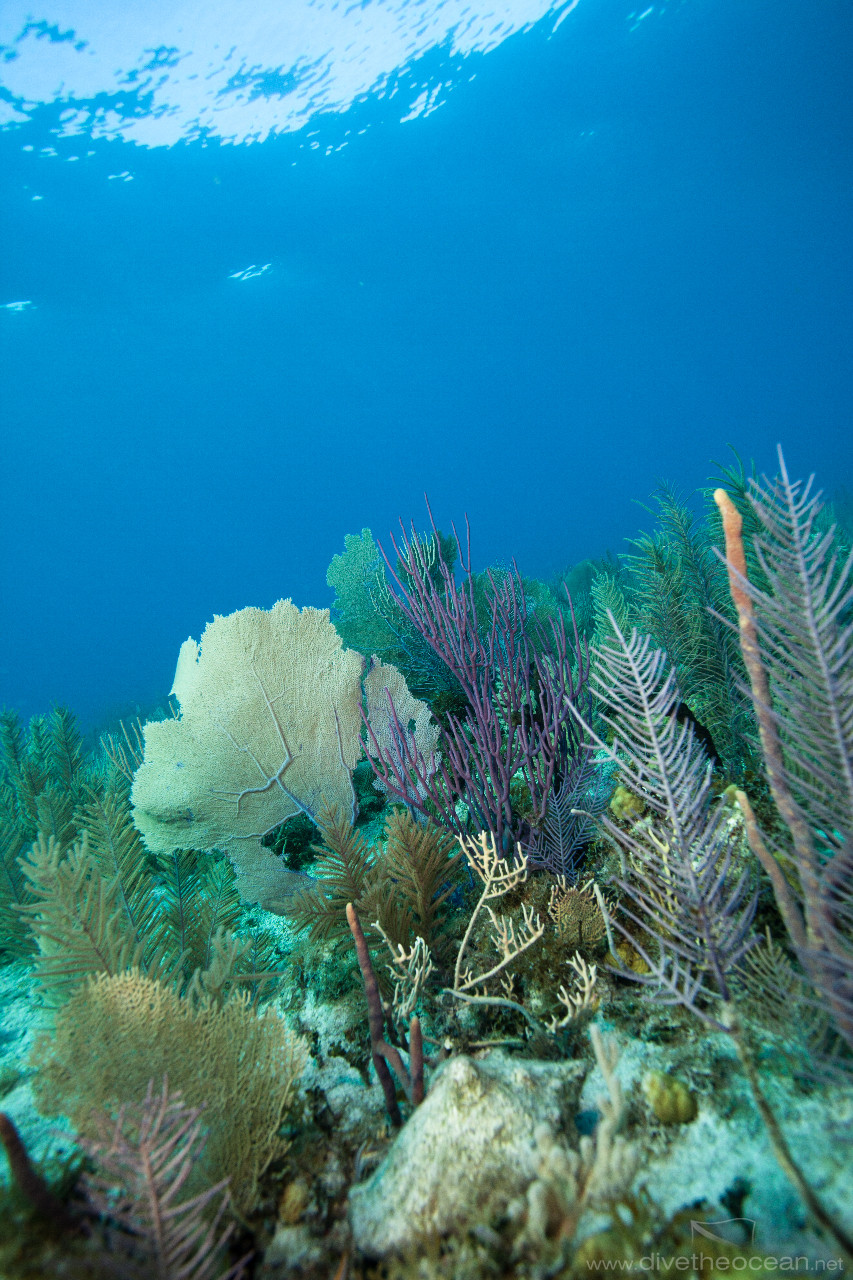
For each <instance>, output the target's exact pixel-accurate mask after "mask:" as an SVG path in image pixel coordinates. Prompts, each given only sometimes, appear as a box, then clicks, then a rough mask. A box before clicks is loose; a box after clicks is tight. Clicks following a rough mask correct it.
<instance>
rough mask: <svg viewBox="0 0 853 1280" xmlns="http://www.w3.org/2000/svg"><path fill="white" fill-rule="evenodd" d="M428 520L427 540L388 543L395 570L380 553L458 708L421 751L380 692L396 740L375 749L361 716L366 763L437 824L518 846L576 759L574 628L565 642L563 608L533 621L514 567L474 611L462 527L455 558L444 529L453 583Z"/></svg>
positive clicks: (578, 674)
mask: <svg viewBox="0 0 853 1280" xmlns="http://www.w3.org/2000/svg"><path fill="white" fill-rule="evenodd" d="M428 509H429V508H428ZM430 521H431V524H432V536H431V537H430V536H427V537H421V536H419V535H418V534H417V533H416V532H415V530H414V528H413V529H412V531H411V534H410V535H408V536H407V535H406V534H405V533H404V534H403V537H402V542H401V545H398V543H397V542H396V541H394V543H393V545H394V550H395V551H396V552H397V555H398V556H399V560H400V563H401V565H402V566H404V569H403V570H402V571H401V572H400V573H398V572H396V571H395V569H394V567H393V565H392V564H391V561H390V560H389V558H388V557H387V556H386V557H385V560H386V564H387V565H388V568H389V570H390V573H391V576H392V578H393V581H394V597H395V600H396V603H397V605H398V607H399V609H400V611H401V613H402V614H403V615H404V617H405V618H406V619H407V621H408V622H409V623H410V625H411V626H412V627H414V628H415V630H416V631H417V632H418V633H419V634H420V635H421V636H422V637H423V639H424V641H425V642H426V643H427V644H428V645H429V647H430V648H431V649H432V650H433V652H434V653H435V654H436V655H437V656H438V657H439V658H440V659H441V661H442V662H443V663H444V664H445V665H446V666H447V668H448V669H449V670H450V672H451V673H452V675H453V676H454V677H455V679H456V681H457V682H458V684H459V686H460V688H461V690H462V692H463V694H464V697H465V700H466V703H467V709H466V711H465V713H464V715H455V714H452V713H449V714H448V715H447V717H446V722H445V726H444V727H443V729H442V733H441V738H440V741H439V744H438V750H437V751H436V752H434V753H429V754H425V753H423V752H422V751H421V750H420V749H419V748H418V746H417V743H416V742H415V740H414V738H413V736H412V735H411V734H410V733H407V731H406V726H405V725H404V724H403V723H402V722H401V718H400V716H399V715H398V712H397V708H396V707H395V705H394V702H393V699H392V698H391V697H390V695H389V697H388V703H389V714H390V718H391V726H392V738H393V744H394V747H393V750H389V749H387V747H385V748H383V746H382V744H381V743H380V742H379V741H378V740H377V735H376V733H375V732H374V731H373V729H372V728H371V725H370V722H369V719H366V720H365V723H366V727H367V733H368V737H369V740H370V742H369V748H368V750H369V754H370V757H371V762H372V764H373V768H374V771H375V772H376V774H377V776H378V777H379V778H380V779H381V780H382V782H383V783H384V785H385V787H387V789H388V790H389V791H390V792H392V793H393V794H394V795H397V796H399V797H400V798H401V799H402V800H404V801H405V802H406V803H407V804H409V805H410V806H411V807H412V808H414V809H416V810H417V811H419V812H420V813H422V814H424V815H429V816H431V817H433V818H435V819H437V820H438V821H439V822H440V823H441V825H442V826H444V827H445V829H446V830H448V831H452V832H454V833H455V834H458V835H459V834H464V833H465V832H466V831H469V830H477V831H482V830H486V831H491V832H493V833H494V834H495V836H496V839H497V842H498V848H499V849H502V850H503V851H504V852H505V853H509V851H510V850H511V849H512V848H513V846H514V844H515V843H516V842H517V841H520V843H521V844H522V846H523V848H525V849H527V847H528V846H529V845H530V844H531V840H532V833H533V832H534V831H535V830H536V829H537V828H538V827H539V826H541V825H542V823H544V821H545V817H546V813H547V811H548V804H549V801H550V799H551V797H552V795H553V793H554V790H555V788H556V787H557V786H558V785H559V784H560V783H561V781H562V780H563V779H564V778H565V777H566V776H567V775H569V774H572V773H573V771H574V770H575V768H576V767H583V766H582V765H581V764H580V762H582V761H583V762H585V753H584V751H583V749H582V748H583V742H584V735H585V730H584V729H583V727H582V721H581V720H580V719H578V720H576V719H575V717H574V715H573V708H575V707H576V706H578V705H579V704H581V703H582V702H588V701H589V694H588V688H587V683H588V676H589V655H588V653H587V650H586V645H585V644H584V643H583V642H582V641H581V639H580V637H579V635H578V630H577V626H576V625H574V635H573V638H572V641H571V643H570V642H569V639H568V637H567V635H566V628H565V624H564V622H563V619H562V616H560V617H559V618H558V619H556V620H554V619H552V620H550V622H549V624H548V625H547V626H544V625H542V624H541V623H538V622H536V621H535V620H533V619H531V616H530V610H529V609H528V604H527V599H526V596H525V591H524V583H523V581H522V578H521V575H520V573H519V572H518V569H517V567H516V566H515V565H513V568H512V570H511V571H509V572H508V573H507V574H506V575H504V576H502V577H499V578H497V577H495V576H494V575H493V574H491V573H489V574H488V583H489V589H488V593H487V601H488V603H487V608H488V611H489V612H488V616H487V617H481V616H480V611H481V610H480V611H478V604H477V592H476V590H475V580H474V575H473V573H472V571H471V548H470V531H469V532H468V538H467V551H466V554H465V555H463V552H462V547H461V544H460V542H459V538H458V535H456V530H455V529H454V535H455V536H456V541H457V547H458V549H459V560H460V564H461V568H462V575H461V581H459V582H457V580H456V578H455V576H454V573H453V571H452V569H451V568H450V566H449V565H448V564H447V562H446V560H445V558H444V555H443V554H442V549H441V539H440V538H439V535H438V530H437V529H436V526H435V522H434V521H433V519H432V513H431V512H430ZM466 527H467V525H466ZM384 554H385V553H384V551H383V555H384ZM481 608H482V606H481ZM518 777H521V778H523V779H524V782H525V784H526V786H527V789H528V790H529V794H530V808H531V811H530V812H529V813H528V814H526V815H524V816H520V815H519V814H518V812H516V811H515V810H514V809H513V804H512V791H511V787H512V783H513V780H514V779H517V778H518Z"/></svg>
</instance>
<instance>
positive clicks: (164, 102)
mask: <svg viewBox="0 0 853 1280" xmlns="http://www.w3.org/2000/svg"><path fill="white" fill-rule="evenodd" d="M578 3H579V0H556V2H555V0H492V3H491V4H490V5H488V6H480V7H477V6H476V5H474V4H472V3H471V0H423V2H422V3H414V2H412V0H388V2H384V0H363V2H362V3H345V2H344V0H277V3H272V2H268V3H267V5H266V8H263V7H262V6H261V5H259V4H258V3H257V0H230V2H229V3H222V2H221V0H220V2H219V3H217V4H216V5H211V4H210V3H203V2H200V0H147V3H144V4H139V5H110V4H107V3H105V0H39V7H38V8H30V7H28V4H27V3H26V0H25V2H24V3H21V0H6V3H5V4H4V5H3V6H2V10H1V11H0V58H2V59H3V60H2V62H0V72H1V74H0V83H2V85H3V87H4V88H5V89H6V91H7V94H8V97H9V98H10V99H11V101H9V100H7V101H5V102H0V127H6V128H10V127H15V125H17V124H19V123H21V121H22V120H25V119H27V118H28V115H29V113H30V112H32V110H33V109H34V108H37V107H38V106H40V105H42V104H45V103H57V104H63V103H64V104H66V109H65V110H64V111H63V112H62V115H61V119H60V122H59V128H60V132H61V133H63V134H65V135H74V134H78V133H86V134H88V135H89V136H91V137H111V138H122V139H125V140H128V141H133V142H136V143H138V144H140V145H142V146H148V147H154V146H169V145H171V144H172V143H174V142H177V141H180V140H181V139H188V138H193V137H197V136H198V135H199V134H204V135H206V136H215V137H218V138H220V139H222V140H223V141H226V142H235V143H237V142H240V143H246V142H256V141H262V140H263V139H265V138H267V137H269V136H270V134H273V133H282V132H291V131H294V130H297V129H301V128H302V127H303V125H305V124H306V123H307V121H308V120H310V119H311V118H312V117H313V116H315V115H316V114H317V113H319V112H328V111H344V110H346V108H347V107H349V106H350V105H351V104H352V103H353V102H354V101H356V100H357V99H359V98H362V97H364V96H365V95H367V94H371V93H373V94H381V93H383V92H389V93H392V94H393V93H394V92H395V89H394V87H393V79H394V76H395V73H396V72H398V71H400V70H402V69H403V68H406V67H408V66H410V64H411V63H412V62H413V60H415V59H416V58H418V57H420V56H421V55H422V54H425V53H427V52H428V51H429V50H430V49H434V48H436V47H439V46H441V47H442V48H444V49H445V50H446V51H447V53H448V55H450V56H454V57H459V56H462V57H464V56H466V55H468V54H471V53H475V52H477V53H485V52H488V51H489V50H490V49H493V48H495V47H496V46H497V45H499V44H500V43H501V42H502V41H503V40H505V39H506V38H507V36H510V35H512V34H514V33H515V32H517V31H521V30H524V29H526V28H528V27H530V26H532V25H533V24H534V23H535V22H538V21H539V20H540V19H542V18H543V17H545V16H547V15H549V14H552V15H554V16H555V18H556V22H557V23H558V22H561V21H562V20H563V18H564V17H565V16H566V14H567V13H568V12H570V11H571V10H572V9H574V8H575V7H576V5H577V4H578ZM555 25H556V23H555ZM49 33H50V34H49ZM51 35H52V36H53V38H51ZM60 36H61V37H62V38H57V37H60ZM433 88H434V86H432V85H429V84H421V85H419V86H418V88H417V90H416V91H415V92H414V94H413V95H412V98H411V101H403V100H401V102H400V118H401V119H403V118H405V119H412V118H413V117H414V116H416V115H419V114H422V113H424V112H426V111H428V110H431V109H435V106H436V105H438V104H437V102H436V99H435V95H434V94H433V92H432V90H433ZM98 95H106V96H107V99H108V100H107V101H104V99H103V98H102V99H101V101H100V102H97V103H96V102H94V101H93V99H95V98H96V97H97V96H98ZM140 104H141V106H142V110H141V111H140V110H139V107H140ZM131 110H133V112H134V114H131Z"/></svg>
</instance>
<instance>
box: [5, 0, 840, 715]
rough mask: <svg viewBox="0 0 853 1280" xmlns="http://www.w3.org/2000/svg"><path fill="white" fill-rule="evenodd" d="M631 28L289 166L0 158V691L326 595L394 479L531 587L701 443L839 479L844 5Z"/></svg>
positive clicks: (141, 660) (689, 4) (585, 6)
mask: <svg viewBox="0 0 853 1280" xmlns="http://www.w3.org/2000/svg"><path fill="white" fill-rule="evenodd" d="M643 8H644V6H642V5H641V6H639V8H637V6H632V5H631V4H629V3H628V0H624V2H622V0H581V3H580V5H579V7H578V8H577V9H576V10H575V12H573V13H572V14H571V15H570V16H569V17H568V18H567V19H566V21H565V22H563V23H562V25H561V26H560V27H559V28H558V30H557V31H556V32H555V33H554V34H553V35H551V28H552V26H553V21H551V22H549V23H543V24H541V26H540V27H537V28H535V29H534V30H532V31H529V32H526V33H524V34H520V35H517V36H514V37H512V38H511V39H509V40H507V41H506V42H505V43H504V44H503V45H502V46H501V47H500V48H498V49H496V50H495V51H493V52H491V53H489V54H488V55H485V56H482V57H471V58H469V59H468V60H467V61H466V63H465V65H464V67H462V68H455V69H454V68H452V67H451V68H450V70H451V71H455V73H456V74H457V75H458V80H459V83H457V84H456V86H455V88H454V90H453V91H452V92H451V93H450V95H449V99H448V101H447V102H446V103H445V105H444V106H442V107H441V108H440V109H439V110H437V111H436V112H435V113H434V114H432V115H429V116H428V117H425V118H420V119H417V120H413V121H410V122H407V123H402V124H401V123H400V122H399V110H397V111H396V112H395V110H394V104H393V102H389V101H387V100H381V101H369V102H365V103H362V104H360V105H358V106H356V107H354V108H353V109H352V110H351V111H350V112H348V113H347V114H346V116H344V117H341V118H330V119H327V120H324V121H321V122H315V124H314V125H313V126H312V129H315V130H316V129H319V133H317V135H316V138H315V139H314V140H319V141H320V143H321V146H320V147H319V149H317V150H315V151H311V150H310V149H309V147H308V146H306V139H305V137H304V136H301V135H290V136H284V137H279V138H276V139H272V140H269V141H267V142H264V143H262V144H259V145H255V146H250V147H229V146H221V145H217V144H215V143H214V144H211V145H208V146H206V147H204V146H202V145H201V144H200V143H195V144H190V145H178V146H174V147H172V148H170V149H159V150H144V149H142V148H139V147H134V146H131V145H129V144H124V143H118V142H100V143H94V144H92V149H93V150H94V152H95V154H94V155H93V156H90V157H88V158H87V159H84V160H81V161H80V162H79V163H75V164H69V163H63V162H62V156H63V155H64V154H65V153H66V152H67V153H71V152H79V150H80V147H79V145H77V146H72V145H71V144H70V142H68V141H66V140H63V141H61V142H60V141H56V140H55V139H54V138H53V137H52V136H51V135H50V134H49V132H48V131H47V127H48V126H47V122H44V123H42V124H39V125H28V126H26V127H25V128H23V129H17V130H8V131H7V132H6V133H4V134H2V135H0V184H2V229H0V230H2V244H3V249H2V284H0V302H3V303H5V302H7V301H12V300H17V299H32V301H33V303H34V304H35V305H34V307H33V308H32V309H29V310H25V311H23V312H20V313H17V312H10V311H5V310H4V311H0V345H2V369H0V397H2V436H3V449H2V457H3V468H2V482H1V483H2V495H0V520H2V543H0V546H2V560H3V583H2V601H3V621H2V628H0V703H4V702H5V703H6V704H10V705H14V706H17V707H19V708H20V709H21V710H22V711H23V712H24V713H25V714H27V715H28V714H31V713H33V712H36V711H41V710H46V709H47V708H48V707H49V706H50V704H51V702H52V701H60V702H63V703H67V704H69V705H70V706H71V707H72V708H74V709H75V710H77V711H78V712H79V713H80V714H81V717H82V719H83V720H84V722H85V723H87V724H90V725H92V724H97V723H102V722H103V721H104V720H105V719H108V718H109V717H110V716H111V715H112V714H114V713H117V712H127V710H128V709H132V708H133V707H134V706H135V705H136V704H137V703H140V704H142V705H143V706H144V705H146V704H148V703H150V702H151V701H152V700H156V699H157V698H160V697H163V696H164V695H165V693H166V692H167V691H168V689H169V687H170V685H171V680H172V676H173V673H174V665H175V661H176V659H177V653H178V648H179V646H180V643H181V642H182V641H183V640H184V639H185V638H186V637H187V635H193V636H195V637H198V636H199V635H200V633H201V631H202V630H203V627H204V625H205V623H206V621H207V620H209V619H210V618H211V617H212V616H213V614H214V613H228V612H230V611H231V610H233V609H236V608H240V607H242V606H244V605H248V604H253V605H259V606H262V607H269V606H270V605H271V604H272V603H273V602H274V601H275V600H276V599H277V598H279V597H287V596H290V597H291V598H292V599H293V600H294V601H295V602H296V603H297V604H299V605H305V604H314V605H326V604H328V603H329V602H330V596H331V593H330V592H329V590H328V588H327V587H326V584H325V571H326V567H327V565H328V563H329V561H330V559H331V557H332V555H334V554H335V553H336V552H338V551H340V550H342V548H343V540H344V535H345V534H346V533H348V532H358V531H360V530H361V528H362V527H363V526H370V527H371V528H372V530H373V532H374V535H375V536H378V537H384V535H385V534H386V532H387V530H388V529H389V528H390V527H391V526H392V525H393V524H394V523H395V522H396V520H397V518H398V516H402V517H403V518H404V519H406V520H409V519H411V518H413V517H414V518H415V520H416V521H417V522H418V524H419V525H422V524H423V523H424V507H423V492H424V490H427V491H428V492H429V495H430V499H431V501H432V504H433V509H434V511H435V514H436V517H437V520H438V522H439V524H440V525H442V526H443V527H447V526H448V525H449V523H450V520H451V519H453V518H455V519H457V520H459V519H460V518H461V517H463V515H464V513H465V512H466V511H467V513H468V515H469V517H470V520H471V525H472V531H473V541H474V558H475V561H476V563H477V565H478V566H479V567H483V566H485V565H486V564H487V563H488V562H489V561H492V560H495V559H506V558H508V557H510V556H512V555H515V556H516V557H517V559H518V561H519V564H520V567H521V568H522V570H523V571H524V572H526V573H531V574H543V575H544V574H546V573H551V572H553V571H554V570H556V569H558V568H560V567H561V566H564V565H566V564H568V563H571V562H573V561H577V560H579V559H582V558H584V557H586V556H595V555H599V554H602V553H603V552H604V551H605V549H606V548H611V549H612V550H614V551H619V550H622V549H624V545H625V544H624V541H623V540H624V538H625V537H626V536H629V535H632V534H633V533H635V532H636V530H637V529H638V528H639V527H641V526H642V525H643V523H644V521H645V520H646V517H645V515H644V513H643V512H642V511H640V510H639V509H638V508H637V507H636V506H634V505H632V499H641V500H642V499H645V498H646V497H647V495H648V493H649V491H650V490H651V488H652V487H653V485H654V483H655V480H656V478H657V477H659V476H664V477H668V478H670V479H672V480H674V481H676V482H677V483H679V484H681V485H682V486H684V487H686V488H693V487H694V486H697V485H701V484H703V483H705V481H706V480H707V478H708V476H709V475H710V474H711V471H712V468H711V459H714V458H716V459H724V458H725V456H726V443H727V442H729V441H730V442H732V443H733V444H735V445H736V446H737V447H738V448H739V449H740V450H741V451H742V452H743V453H744V454H745V455H746V456H747V457H749V456H754V457H755V459H756V461H757V463H758V464H759V466H760V467H761V469H771V468H772V467H773V465H774V461H775V457H774V449H775V445H776V442H777V441H780V442H781V443H782V444H783V446H784V448H785V451H786V456H787V459H788V463H789V467H790V469H791V470H792V471H793V472H794V473H798V474H803V473H807V472H809V471H812V470H815V471H817V473H818V479H819V481H820V482H821V483H822V484H823V486H824V487H825V488H827V489H829V490H830V491H831V490H833V489H835V488H836V487H837V486H839V485H848V486H849V485H850V484H851V476H852V473H853V440H852V439H851V436H853V433H851V426H850V422H851V413H850V409H851V399H852V398H853V396H851V357H850V352H851V336H853V335H851V312H852V311H853V308H851V296H853V294H851V284H853V271H851V265H853V264H851V239H853V237H851V226H853V220H851V185H853V183H851V178H853V165H851V159H853V157H851V132H853V130H851V107H850V97H851V95H850V65H851V62H850V60H851V53H853V40H851V35H853V30H852V29H851V28H853V16H851V11H850V7H849V3H848V0H818V2H817V3H813V4H809V5H804V4H802V3H800V2H794V0H772V3H771V2H770V0H684V3H681V4H678V3H674V4H672V3H671V4H670V5H669V6H668V7H667V8H666V10H665V11H664V12H663V14H660V13H658V12H656V13H655V14H654V15H652V17H650V18H648V19H646V20H644V21H643V22H641V23H640V24H639V25H635V23H633V22H632V21H630V20H629V18H628V15H629V14H630V13H632V12H634V11H636V12H641V11H642V9H643ZM431 57H432V58H434V60H435V64H436V65H435V68H433V70H434V71H435V72H436V73H439V72H441V70H442V67H441V62H442V58H443V55H442V53H441V52H440V51H437V52H436V53H434V54H433V55H431ZM420 70H423V68H420ZM427 70H429V68H427ZM474 72H476V76H475V78H474V79H473V80H471V79H469V77H470V76H471V75H472V74H473V73H474ZM345 128H346V129H350V130H352V131H354V132H353V136H352V138H351V140H350V142H349V144H348V145H347V146H345V147H344V148H343V149H342V150H340V151H336V152H335V153H334V154H331V155H326V154H324V151H325V148H326V145H327V143H328V144H336V143H337V142H339V141H340V140H341V138H342V136H343V132H344V129H345ZM360 129H366V132H364V133H362V134H358V132H357V131H358V130H360ZM50 144H53V145H55V146H56V148H57V151H59V153H60V155H59V158H57V159H46V158H44V157H42V156H40V155H39V154H38V152H39V148H40V147H41V146H45V145H50ZM25 145H28V146H32V147H34V150H32V151H25V150H23V149H22V148H23V147H24V146H25ZM124 170H129V171H131V172H132V173H133V175H134V180H133V181H132V182H123V181H121V180H116V179H110V178H109V177H108V175H109V174H115V173H119V172H122V171H124ZM33 193H38V194H41V195H42V196H43V197H44V198H43V199H42V200H40V201H37V202H34V201H33V200H32V195H33ZM267 262H270V263H272V269H271V270H270V271H269V272H268V273H266V274H265V275H264V276H262V277H258V278H256V279H252V280H246V281H236V280H233V279H229V278H228V277H229V274H230V273H232V272H234V271H237V270H241V269H243V268H245V267H247V266H248V265H249V264H250V263H257V264H263V263H267Z"/></svg>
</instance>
